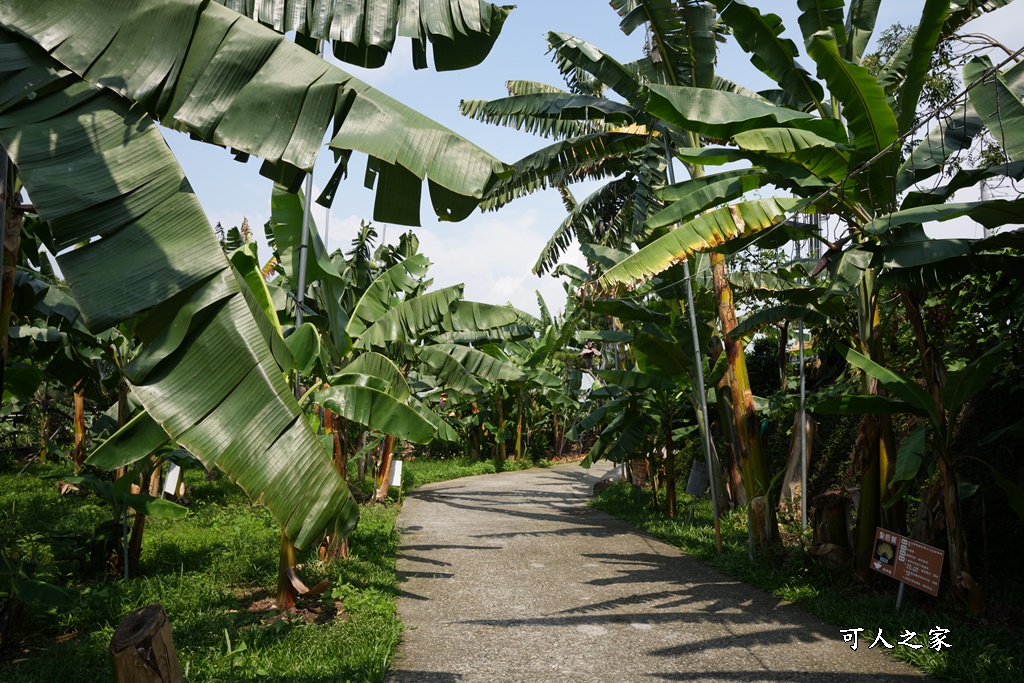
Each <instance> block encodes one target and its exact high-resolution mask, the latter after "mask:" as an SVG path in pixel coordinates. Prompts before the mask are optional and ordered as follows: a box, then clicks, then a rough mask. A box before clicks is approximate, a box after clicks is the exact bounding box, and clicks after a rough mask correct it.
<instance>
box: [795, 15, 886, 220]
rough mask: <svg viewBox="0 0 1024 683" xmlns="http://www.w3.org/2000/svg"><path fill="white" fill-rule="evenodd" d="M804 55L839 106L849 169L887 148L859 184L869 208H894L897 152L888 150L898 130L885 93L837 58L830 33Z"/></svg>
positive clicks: (816, 38) (813, 41)
mask: <svg viewBox="0 0 1024 683" xmlns="http://www.w3.org/2000/svg"><path fill="white" fill-rule="evenodd" d="M807 52H808V54H809V55H810V56H811V58H812V59H814V61H815V62H816V63H817V65H818V77H819V78H821V79H822V80H824V81H825V83H827V84H828V89H829V92H830V93H831V94H832V95H833V96H834V97H836V98H837V99H838V100H839V103H840V105H841V107H842V113H843V116H844V117H845V118H846V121H847V125H848V126H849V129H850V137H851V143H852V145H853V150H852V153H851V155H850V164H851V166H852V167H856V166H858V165H859V164H861V163H864V162H866V161H867V160H869V159H871V158H873V157H875V156H876V155H878V154H879V153H880V152H882V151H883V150H886V149H890V154H888V155H886V156H884V157H882V158H881V159H879V160H878V161H876V162H874V163H872V164H871V166H870V167H869V168H868V169H867V170H866V171H865V172H864V178H858V181H859V182H860V184H861V185H863V188H864V191H865V192H866V193H867V194H868V195H869V197H868V201H869V203H870V205H872V206H875V207H878V208H881V209H883V210H885V209H891V208H895V207H894V202H895V199H896V196H895V191H894V189H893V181H892V177H893V175H894V174H895V163H896V154H897V152H898V150H894V149H891V148H892V147H893V146H894V143H895V142H896V139H897V137H898V129H899V127H898V124H897V121H896V116H895V114H893V111H892V109H890V108H889V104H888V102H887V101H886V97H885V91H883V90H882V86H881V85H879V84H878V80H877V79H876V78H875V77H874V76H873V75H872V74H871V72H870V71H868V70H867V69H866V68H864V67H862V66H860V65H857V64H853V63H851V62H849V61H847V60H845V59H843V58H842V57H841V56H840V55H839V46H838V45H837V44H836V41H835V39H834V38H833V37H832V35H831V33H825V32H822V33H818V34H815V35H814V36H811V39H810V40H809V41H808V43H807Z"/></svg>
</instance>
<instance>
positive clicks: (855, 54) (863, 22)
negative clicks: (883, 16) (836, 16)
mask: <svg viewBox="0 0 1024 683" xmlns="http://www.w3.org/2000/svg"><path fill="white" fill-rule="evenodd" d="M881 4H882V0H850V8H849V10H848V11H847V14H846V44H845V45H843V59H846V60H848V61H850V62H854V63H856V64H859V63H860V58H861V57H863V56H864V50H866V49H867V47H868V42H870V40H871V34H872V33H874V31H875V20H876V19H877V18H878V7H879V5H881ZM807 40H810V38H809V37H808V38H807ZM838 40H839V39H838V38H837V42H838Z"/></svg>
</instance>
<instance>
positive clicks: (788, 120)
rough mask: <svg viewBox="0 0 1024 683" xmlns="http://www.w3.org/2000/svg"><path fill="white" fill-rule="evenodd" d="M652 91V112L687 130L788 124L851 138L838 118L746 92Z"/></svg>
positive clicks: (717, 134)
mask: <svg viewBox="0 0 1024 683" xmlns="http://www.w3.org/2000/svg"><path fill="white" fill-rule="evenodd" d="M650 90H651V95H650V99H649V100H648V102H647V111H648V112H650V113H651V114H654V115H655V116H657V117H658V118H660V119H663V120H664V121H667V122H668V123H671V124H672V125H675V126H679V127H680V128H682V129H684V130H691V131H694V132H696V133H700V134H701V135H708V136H710V137H713V138H716V139H719V140H724V139H727V138H731V137H732V136H734V135H736V134H737V133H742V132H744V131H748V130H754V129H756V128H772V127H788V128H798V129H801V130H806V131H810V132H812V133H817V134H818V135H820V136H821V137H823V138H825V139H827V140H831V141H833V142H838V143H845V142H846V141H847V138H846V132H845V131H844V130H843V127H842V124H840V123H839V122H838V121H836V120H834V119H822V118H819V117H817V116H814V115H811V114H806V113H804V112H802V111H796V110H794V109H786V108H785V107H779V106H776V105H774V104H771V103H769V102H765V101H763V100H755V99H751V98H750V97H746V96H744V95H737V94H735V93H731V92H725V91H721V90H708V89H705V88H685V87H683V88H680V87H673V86H665V85H652V86H651V88H650ZM882 104H883V105H884V104H885V103H884V101H883V103H882ZM890 115H891V112H890ZM893 121H894V123H895V119H893ZM893 139H895V135H893Z"/></svg>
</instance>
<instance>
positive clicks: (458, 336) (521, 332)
mask: <svg viewBox="0 0 1024 683" xmlns="http://www.w3.org/2000/svg"><path fill="white" fill-rule="evenodd" d="M532 337H533V328H532V327H531V326H529V325H506V326H505V327H493V328H491V329H489V330H464V331H456V332H442V333H440V334H435V335H433V336H431V338H430V339H431V341H433V342H435V343H438V344H487V343H500V342H515V341H520V340H522V339H530V338H532Z"/></svg>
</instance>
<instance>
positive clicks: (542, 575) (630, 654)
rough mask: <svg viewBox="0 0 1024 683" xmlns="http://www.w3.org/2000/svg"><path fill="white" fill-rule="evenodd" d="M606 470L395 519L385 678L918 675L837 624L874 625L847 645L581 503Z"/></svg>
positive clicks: (461, 496) (542, 475)
mask: <svg viewBox="0 0 1024 683" xmlns="http://www.w3.org/2000/svg"><path fill="white" fill-rule="evenodd" d="M608 472H609V467H608V466H607V465H604V466H599V467H595V468H592V469H591V470H590V471H587V470H584V469H582V468H580V467H579V466H578V465H564V466H560V467H556V468H552V469H547V470H532V471H525V472H508V473H505V474H500V475H486V476H482V477H470V478H468V479H459V480H456V481H451V482H445V483H441V484H432V485H429V486H424V487H422V488H420V489H417V490H416V492H415V494H414V495H412V496H410V497H409V498H408V500H406V502H405V507H404V509H403V510H402V513H401V515H400V516H399V518H398V524H399V528H400V531H401V533H402V541H401V548H400V551H399V560H398V570H399V577H400V584H399V589H400V591H401V593H400V596H399V600H398V608H399V612H400V614H401V617H402V620H403V621H404V622H405V624H406V627H407V630H406V631H405V633H404V635H403V639H402V644H401V645H400V647H399V653H398V656H397V659H396V661H395V663H394V665H393V666H392V670H391V673H390V674H389V675H388V678H387V679H386V680H387V681H389V682H390V683H454V682H455V681H459V682H460V683H463V682H466V683H469V682H477V681H487V682H490V681H501V682H506V681H507V682H518V681H522V682H524V683H525V682H527V681H529V682H531V683H535V682H539V681H566V682H573V683H575V682H586V683H590V682H604V681H616V682H617V681H807V682H808V683H811V682H817V681H844V682H848V683H875V682H877V683H908V682H910V681H914V682H915V683H916V682H920V681H925V680H927V679H925V678H924V677H923V676H921V675H920V674H918V673H916V672H915V671H913V670H912V669H910V668H909V667H907V666H905V665H902V664H900V663H899V662H897V661H896V660H895V659H893V658H892V657H887V656H884V655H882V654H881V653H880V652H879V651H878V649H877V648H876V649H875V650H869V649H868V646H869V645H870V644H871V641H872V640H873V639H874V632H875V628H874V627H873V625H872V624H852V623H851V624H846V625H843V626H842V628H854V627H864V628H865V630H866V631H869V632H870V638H869V639H868V640H867V641H866V642H864V641H863V640H862V642H861V643H860V646H859V647H858V648H857V651H856V652H854V651H852V650H851V649H850V646H849V645H848V644H846V643H844V642H843V639H842V635H841V634H840V633H839V630H840V627H838V626H835V625H832V624H827V623H825V622H823V621H821V620H820V619H818V618H817V617H813V616H810V615H808V614H807V613H805V612H803V611H802V610H800V609H798V608H796V607H794V606H792V605H788V604H785V603H781V602H780V601H779V600H778V599H777V598H774V597H772V596H770V595H768V594H766V593H763V592H761V591H758V590H756V589H753V588H749V587H747V586H745V585H743V584H741V583H738V582H737V581H735V580H733V579H731V578H729V577H727V576H725V575H723V574H721V573H719V572H717V571H715V570H714V569H711V568H709V567H708V566H706V565H704V564H702V563H700V562H698V561H696V560H693V559H690V558H688V557H686V556H684V555H682V554H681V553H680V552H679V551H678V550H676V549H674V548H672V547H670V546H668V545H665V544H663V543H661V542H659V541H655V540H652V539H651V538H648V537H646V536H643V535H641V534H639V533H637V532H636V531H635V529H633V527H630V526H629V525H627V524H625V523H623V522H620V521H618V520H616V519H614V518H612V517H610V516H608V515H606V514H604V513H602V512H600V511H597V510H594V509H592V508H590V507H588V506H587V504H586V501H587V499H588V498H589V497H590V495H591V492H592V488H593V485H594V482H595V481H597V480H598V478H599V477H600V476H601V475H604V474H607V473H608ZM910 627H911V628H913V625H910ZM865 635H866V634H865ZM890 642H892V641H891V639H890ZM879 647H881V646H879Z"/></svg>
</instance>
